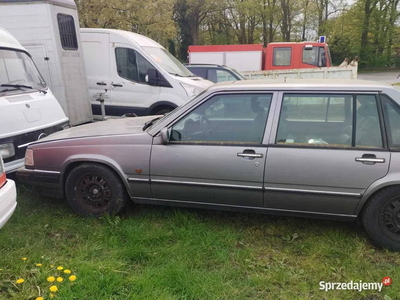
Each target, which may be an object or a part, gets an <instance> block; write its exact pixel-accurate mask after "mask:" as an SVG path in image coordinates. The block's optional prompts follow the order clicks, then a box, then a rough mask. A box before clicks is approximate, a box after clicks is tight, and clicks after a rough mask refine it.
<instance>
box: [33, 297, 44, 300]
mask: <svg viewBox="0 0 400 300" xmlns="http://www.w3.org/2000/svg"><path fill="white" fill-rule="evenodd" d="M43 299H44V298H43V297H37V298H36V299H35V300H43Z"/></svg>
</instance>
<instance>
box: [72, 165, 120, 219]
mask: <svg viewBox="0 0 400 300" xmlns="http://www.w3.org/2000/svg"><path fill="white" fill-rule="evenodd" d="M65 194H66V196H67V201H68V203H69V205H70V206H71V207H72V209H73V210H74V211H75V212H76V213H77V214H79V215H81V216H85V217H99V216H102V215H106V214H109V215H115V214H118V213H119V212H121V210H122V209H123V208H124V207H125V205H126V203H127V201H128V195H127V192H126V190H125V187H124V186H123V184H122V183H121V181H120V179H119V178H118V177H117V176H116V175H115V174H114V172H113V171H111V170H110V169H109V168H107V167H105V166H103V165H100V164H95V163H85V164H82V165H79V166H77V167H75V168H74V169H73V170H72V171H71V172H70V173H69V175H68V177H67V180H66V182H65Z"/></svg>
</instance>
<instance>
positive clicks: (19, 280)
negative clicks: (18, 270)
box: [15, 278, 25, 284]
mask: <svg viewBox="0 0 400 300" xmlns="http://www.w3.org/2000/svg"><path fill="white" fill-rule="evenodd" d="M24 282H25V280H24V279H22V278H19V279H17V280H16V281H15V283H18V284H20V283H24Z"/></svg>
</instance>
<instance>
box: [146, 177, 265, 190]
mask: <svg viewBox="0 0 400 300" xmlns="http://www.w3.org/2000/svg"><path fill="white" fill-rule="evenodd" d="M151 182H154V183H170V184H184V185H200V186H213V187H223V188H236V189H250V190H262V186H250V185H237V184H221V183H203V182H193V181H173V180H162V179H156V180H151Z"/></svg>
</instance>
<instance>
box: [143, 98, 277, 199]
mask: <svg viewBox="0 0 400 300" xmlns="http://www.w3.org/2000/svg"><path fill="white" fill-rule="evenodd" d="M272 98H273V93H271V92H262V93H254V94H253V93H246V92H244V93H231V94H230V93H224V94H220V95H214V96H212V97H211V98H209V99H207V100H206V101H205V102H203V103H202V104H200V105H199V106H197V107H196V108H195V109H194V110H192V111H190V112H188V113H187V114H184V115H183V116H182V117H180V118H179V120H177V121H176V122H175V123H174V124H172V125H171V126H170V127H169V130H170V132H171V137H170V142H169V143H168V144H167V145H164V144H162V142H161V139H160V138H158V139H157V138H155V139H154V143H153V147H152V153H151V162H150V172H151V188H152V192H153V197H154V198H157V199H161V200H165V201H174V202H191V203H200V204H209V205H213V204H218V205H234V206H250V207H262V205H263V193H262V181H263V173H264V165H265V158H266V155H267V147H266V145H264V143H263V140H264V131H265V127H266V124H267V127H268V124H270V123H267V119H268V114H269V112H270V107H271V102H272ZM268 132H269V131H268Z"/></svg>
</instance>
